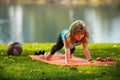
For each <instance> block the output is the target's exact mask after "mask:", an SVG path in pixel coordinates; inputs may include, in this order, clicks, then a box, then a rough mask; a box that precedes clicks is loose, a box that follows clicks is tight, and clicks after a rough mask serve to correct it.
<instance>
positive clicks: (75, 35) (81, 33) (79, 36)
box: [73, 32, 84, 41]
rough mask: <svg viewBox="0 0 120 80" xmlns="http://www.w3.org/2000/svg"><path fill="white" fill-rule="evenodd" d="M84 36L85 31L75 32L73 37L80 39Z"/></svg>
mask: <svg viewBox="0 0 120 80" xmlns="http://www.w3.org/2000/svg"><path fill="white" fill-rule="evenodd" d="M83 37H84V33H83V32H75V33H74V36H73V39H74V40H76V41H80V40H81V39H82V38H83Z"/></svg>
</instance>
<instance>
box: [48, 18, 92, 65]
mask: <svg viewBox="0 0 120 80" xmlns="http://www.w3.org/2000/svg"><path fill="white" fill-rule="evenodd" d="M88 37H89V33H88V31H87V28H86V25H85V23H84V22H83V21H82V20H77V21H75V22H73V23H72V24H71V26H70V27H69V29H65V30H63V31H62V32H61V33H60V34H59V36H58V40H57V43H56V44H55V45H54V46H53V47H52V49H51V51H50V52H49V54H48V55H47V56H46V60H50V58H51V57H52V55H53V54H54V53H55V52H56V51H58V50H60V49H62V47H63V46H64V48H65V62H66V64H68V63H69V59H71V58H72V57H73V53H74V51H75V46H78V45H80V44H81V45H82V46H83V49H84V54H85V56H86V58H87V60H88V61H90V60H91V56H90V52H89V50H88V48H87V44H88Z"/></svg>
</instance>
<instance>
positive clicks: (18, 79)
mask: <svg viewBox="0 0 120 80" xmlns="http://www.w3.org/2000/svg"><path fill="white" fill-rule="evenodd" d="M53 44H54V43H30V44H22V46H23V52H22V54H21V55H20V56H12V57H8V56H7V53H6V47H7V44H0V80H119V79H120V44H89V45H88V47H89V50H90V52H91V56H92V58H93V59H96V58H97V57H99V56H100V57H102V58H106V57H108V56H109V57H111V58H113V59H114V60H117V64H116V65H105V66H72V67H68V66H58V65H51V64H47V63H43V62H40V61H37V60H32V59H30V58H28V57H27V56H28V55H29V54H34V52H35V51H39V50H45V51H49V50H50V48H51V47H52V45H53ZM59 52H61V53H63V52H64V49H62V50H60V51H59ZM75 56H78V57H83V58H85V56H84V54H83V50H82V47H81V46H80V47H77V48H76V51H75Z"/></svg>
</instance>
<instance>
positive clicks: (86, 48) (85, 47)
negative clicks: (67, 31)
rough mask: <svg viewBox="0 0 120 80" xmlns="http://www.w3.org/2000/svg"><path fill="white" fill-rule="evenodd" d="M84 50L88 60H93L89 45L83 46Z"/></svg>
mask: <svg viewBox="0 0 120 80" xmlns="http://www.w3.org/2000/svg"><path fill="white" fill-rule="evenodd" d="M83 49H84V54H85V56H86V58H87V60H90V59H91V55H90V52H89V50H88V47H87V44H83Z"/></svg>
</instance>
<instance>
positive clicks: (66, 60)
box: [64, 40, 70, 64]
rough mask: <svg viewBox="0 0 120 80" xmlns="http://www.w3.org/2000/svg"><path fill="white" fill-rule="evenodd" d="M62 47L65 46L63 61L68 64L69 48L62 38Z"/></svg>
mask: <svg viewBox="0 0 120 80" xmlns="http://www.w3.org/2000/svg"><path fill="white" fill-rule="evenodd" d="M64 47H65V62H66V64H68V63H69V59H70V48H69V45H68V42H67V41H66V40H64Z"/></svg>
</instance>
